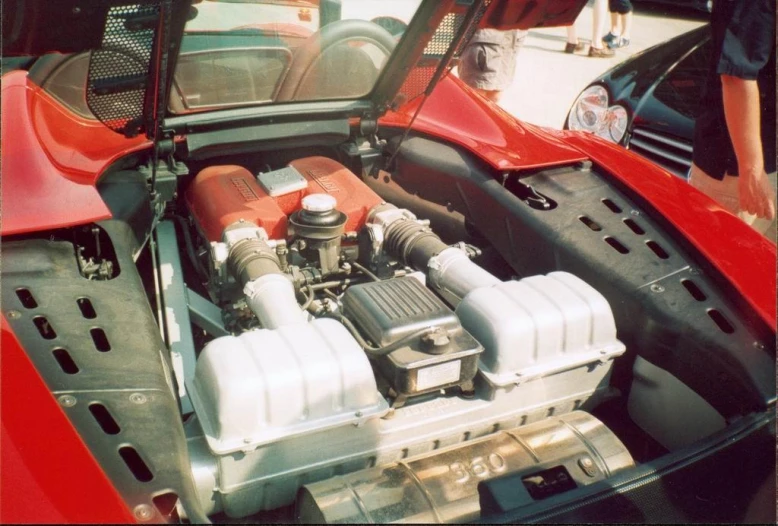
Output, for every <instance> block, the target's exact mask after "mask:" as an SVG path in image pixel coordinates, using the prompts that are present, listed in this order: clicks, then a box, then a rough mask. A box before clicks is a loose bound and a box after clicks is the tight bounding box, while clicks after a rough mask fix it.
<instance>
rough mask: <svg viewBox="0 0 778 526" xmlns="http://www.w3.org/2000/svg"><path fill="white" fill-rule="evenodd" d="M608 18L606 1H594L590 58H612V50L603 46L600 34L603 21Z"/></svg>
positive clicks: (602, 29)
mask: <svg viewBox="0 0 778 526" xmlns="http://www.w3.org/2000/svg"><path fill="white" fill-rule="evenodd" d="M607 16H608V0H594V6H593V8H592V20H593V23H592V47H590V48H589V56H590V57H599V58H608V57H612V56H613V50H611V49H608V47H607V46H603V42H602V37H603V34H602V32H603V31H604V30H605V19H606V18H607Z"/></svg>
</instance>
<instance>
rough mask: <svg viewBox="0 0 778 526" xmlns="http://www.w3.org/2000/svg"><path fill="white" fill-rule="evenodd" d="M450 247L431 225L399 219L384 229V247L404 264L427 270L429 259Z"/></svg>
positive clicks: (423, 270)
mask: <svg viewBox="0 0 778 526" xmlns="http://www.w3.org/2000/svg"><path fill="white" fill-rule="evenodd" d="M446 248H448V245H446V244H445V243H444V242H443V241H441V239H440V238H439V237H438V235H437V234H436V233H435V232H433V231H432V230H430V228H429V227H426V226H423V225H420V224H419V223H417V222H415V221H409V220H398V221H394V222H393V223H391V224H390V225H389V226H387V227H386V229H385V230H384V249H385V250H386V251H387V252H388V253H389V254H391V255H393V256H394V257H396V258H398V259H399V260H400V261H401V262H402V263H403V264H404V265H408V266H410V267H413V268H415V269H416V270H421V271H422V272H426V270H427V264H428V263H429V260H430V259H431V258H432V257H433V256H436V255H438V254H440V253H441V252H443V251H444V250H446Z"/></svg>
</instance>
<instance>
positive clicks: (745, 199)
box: [738, 168, 775, 219]
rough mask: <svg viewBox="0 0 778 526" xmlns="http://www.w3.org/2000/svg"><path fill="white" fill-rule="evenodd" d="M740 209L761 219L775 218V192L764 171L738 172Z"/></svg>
mask: <svg viewBox="0 0 778 526" xmlns="http://www.w3.org/2000/svg"><path fill="white" fill-rule="evenodd" d="M738 186H739V193H740V209H741V210H745V211H746V212H748V213H749V214H753V215H755V216H757V217H761V218H763V219H773V218H774V217H775V191H774V190H773V188H772V186H771V185H770V181H769V180H768V179H767V174H766V173H765V171H764V169H763V168H762V169H758V170H754V169H751V170H740V171H739V174H738Z"/></svg>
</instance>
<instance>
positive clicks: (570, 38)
mask: <svg viewBox="0 0 778 526" xmlns="http://www.w3.org/2000/svg"><path fill="white" fill-rule="evenodd" d="M565 29H567V43H568V44H577V43H578V34H577V33H576V31H575V24H572V25H569V26H567V27H566V28H565Z"/></svg>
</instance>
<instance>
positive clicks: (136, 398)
mask: <svg viewBox="0 0 778 526" xmlns="http://www.w3.org/2000/svg"><path fill="white" fill-rule="evenodd" d="M148 401H149V399H148V398H146V395H144V394H141V393H132V394H131V395H130V402H132V403H133V404H145V403H146V402H148Z"/></svg>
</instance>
